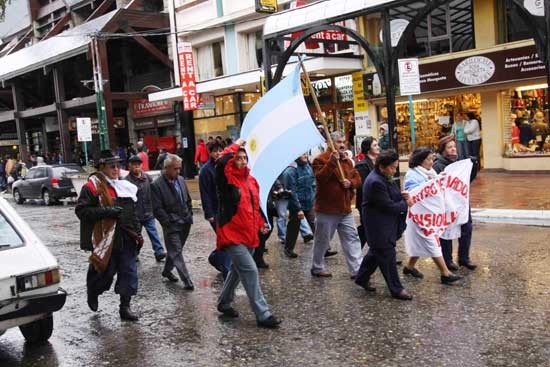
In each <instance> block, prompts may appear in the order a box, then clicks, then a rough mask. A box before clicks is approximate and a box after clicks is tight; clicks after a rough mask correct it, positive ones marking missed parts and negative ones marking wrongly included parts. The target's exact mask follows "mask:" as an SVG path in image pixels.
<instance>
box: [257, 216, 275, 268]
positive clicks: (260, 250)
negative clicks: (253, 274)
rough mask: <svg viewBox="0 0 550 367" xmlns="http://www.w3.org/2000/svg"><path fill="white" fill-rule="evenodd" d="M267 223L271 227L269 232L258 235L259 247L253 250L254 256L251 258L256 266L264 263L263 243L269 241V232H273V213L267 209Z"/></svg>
mask: <svg viewBox="0 0 550 367" xmlns="http://www.w3.org/2000/svg"><path fill="white" fill-rule="evenodd" d="M267 212H268V214H267V221H268V222H269V225H270V226H271V230H270V231H269V232H267V233H266V234H263V233H262V232H261V231H260V232H259V233H258V235H259V236H260V245H259V246H258V247H257V248H255V249H254V254H253V255H252V257H253V258H254V262H255V263H256V264H263V263H264V262H265V261H264V253H265V243H266V242H267V240H268V239H269V236H271V232H273V213H271V211H270V210H269V209H268V210H267Z"/></svg>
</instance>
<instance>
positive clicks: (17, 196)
mask: <svg viewBox="0 0 550 367" xmlns="http://www.w3.org/2000/svg"><path fill="white" fill-rule="evenodd" d="M13 200H15V202H16V203H17V204H23V203H24V202H25V199H23V196H21V193H20V192H19V190H17V189H13Z"/></svg>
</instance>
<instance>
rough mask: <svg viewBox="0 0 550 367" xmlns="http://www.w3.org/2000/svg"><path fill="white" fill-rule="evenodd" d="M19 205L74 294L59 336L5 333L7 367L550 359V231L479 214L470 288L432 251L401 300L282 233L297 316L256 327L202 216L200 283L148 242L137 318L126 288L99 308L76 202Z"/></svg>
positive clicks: (287, 304)
mask: <svg viewBox="0 0 550 367" xmlns="http://www.w3.org/2000/svg"><path fill="white" fill-rule="evenodd" d="M12 204H13V202H12ZM13 205H15V204H13ZM17 210H18V212H19V213H20V214H21V215H22V216H23V218H24V219H26V220H27V221H28V222H29V223H30V225H31V227H32V228H33V229H34V230H35V231H36V232H37V233H38V235H39V236H40V237H41V238H42V239H43V240H44V241H45V242H46V243H47V244H48V246H49V248H50V249H51V251H52V252H53V253H54V254H55V255H56V256H57V258H58V259H59V261H60V264H61V268H62V274H63V278H62V285H63V287H64V288H65V289H66V290H67V291H68V293H69V297H68V299H67V303H66V304H65V307H64V308H63V309H62V310H61V311H60V312H58V313H56V314H55V316H54V318H55V328H54V334H53V336H52V337H51V339H50V342H49V343H48V344H47V345H44V346H41V347H29V346H27V345H26V344H25V342H24V339H23V337H22V336H21V334H20V332H19V330H18V329H11V330H9V331H8V332H7V333H6V334H4V335H3V336H1V337H0V366H2V367H4V366H40V367H47V366H404V365H415V366H461V367H467V366H522V367H524V366H550V288H549V284H550V267H549V266H548V264H549V262H550V252H549V250H548V239H549V238H550V236H549V235H550V229H548V228H538V227H523V226H512V225H476V226H475V232H474V244H473V259H474V260H475V261H476V262H477V263H478V264H479V265H480V267H479V268H478V270H476V271H475V272H468V271H466V270H461V273H463V274H464V275H465V280H464V281H463V282H462V283H461V284H460V285H455V286H443V285H441V284H440V283H439V281H438V274H437V271H436V269H435V265H434V264H433V263H432V262H431V260H422V261H421V262H420V263H419V269H420V270H421V271H422V272H423V273H424V274H425V278H424V280H421V281H416V280H412V279H410V278H406V279H405V280H404V284H405V285H406V286H407V287H408V288H409V289H410V290H411V291H412V293H413V294H414V296H415V298H414V300H413V301H412V302H403V301H398V300H394V299H392V298H390V297H389V294H388V291H387V289H386V288H385V285H384V282H383V279H382V277H381V276H380V274H379V273H376V276H375V278H374V283H375V285H376V286H377V288H378V290H377V292H376V293H375V294H367V293H366V292H365V291H364V290H362V289H361V288H359V287H357V286H355V285H354V284H353V282H352V281H351V280H350V279H349V275H348V273H347V270H346V266H345V262H344V259H343V257H341V255H338V256H336V257H334V258H331V259H330V260H329V261H328V262H329V266H330V270H331V271H332V272H333V274H334V277H333V278H332V279H317V278H312V277H311V276H310V275H309V266H310V255H311V248H312V245H310V244H308V245H304V244H302V243H301V242H299V243H298V246H297V252H298V253H299V254H300V257H299V258H297V259H287V258H285V257H284V256H282V248H281V245H280V244H278V243H277V240H276V236H274V235H273V236H272V237H271V239H270V242H269V243H268V247H269V250H270V252H269V254H268V255H267V256H266V259H267V261H268V262H269V264H270V265H271V268H270V269H269V270H267V271H262V274H261V280H262V287H263V290H264V293H265V295H266V298H267V300H268V302H269V303H270V304H271V306H272V308H273V311H274V313H275V314H276V315H277V316H279V317H281V318H283V319H284V322H283V324H282V327H281V328H280V329H279V330H275V331H272V330H265V329H259V328H257V327H256V324H255V321H254V317H253V314H252V312H251V311H250V308H249V306H248V303H247V299H246V296H245V295H244V292H243V291H242V290H241V291H239V292H238V293H237V301H236V308H237V309H238V310H239V311H240V313H241V317H240V318H239V319H236V320H230V321H227V320H223V319H221V318H220V317H219V316H218V314H217V312H216V310H215V302H216V297H217V295H218V294H219V291H220V287H221V284H222V282H221V277H220V276H218V275H217V272H216V271H215V270H214V269H213V268H211V267H210V266H209V265H208V262H207V255H208V253H209V252H210V250H211V249H212V247H213V243H214V235H213V232H212V230H211V229H210V227H209V225H207V223H206V222H205V221H204V220H203V219H202V215H201V213H196V214H195V222H196V224H195V225H194V226H193V228H192V233H191V236H190V238H189V240H188V242H187V245H186V249H185V257H186V261H187V262H188V264H189V266H190V271H191V274H192V276H193V279H194V281H195V284H196V286H197V289H196V290H195V291H194V292H188V291H185V290H183V288H182V286H181V283H179V284H169V283H167V282H165V281H163V279H162V278H161V276H160V272H161V270H162V264H157V263H156V262H155V260H154V258H153V256H152V251H151V250H150V244H149V243H148V242H146V244H145V246H144V249H143V250H142V255H141V256H140V258H141V262H140V264H139V277H140V287H139V294H138V296H137V297H136V298H135V301H134V302H133V307H134V309H135V310H137V311H138V312H139V313H140V315H141V319H140V321H139V322H138V323H127V322H121V321H120V319H119V317H118V297H117V296H116V295H115V294H114V293H113V292H112V291H111V292H108V293H106V294H104V295H103V296H101V297H100V311H99V312H98V313H93V312H91V311H89V309H88V308H87V306H86V301H85V286H84V285H85V273H86V268H87V255H86V254H85V253H84V252H82V251H80V250H79V249H78V238H79V233H78V230H79V223H78V221H77V219H76V216H75V215H74V206H72V205H65V206H54V207H44V206H41V205H39V204H33V203H28V204H25V205H22V206H17ZM336 246H337V243H336V241H335V243H334V244H333V247H336Z"/></svg>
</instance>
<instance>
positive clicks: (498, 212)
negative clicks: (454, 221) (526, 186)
mask: <svg viewBox="0 0 550 367" xmlns="http://www.w3.org/2000/svg"><path fill="white" fill-rule="evenodd" d="M472 220H473V221H474V222H475V223H499V224H521V225H527V226H542V227H550V210H519V209H488V208H475V209H474V208H472Z"/></svg>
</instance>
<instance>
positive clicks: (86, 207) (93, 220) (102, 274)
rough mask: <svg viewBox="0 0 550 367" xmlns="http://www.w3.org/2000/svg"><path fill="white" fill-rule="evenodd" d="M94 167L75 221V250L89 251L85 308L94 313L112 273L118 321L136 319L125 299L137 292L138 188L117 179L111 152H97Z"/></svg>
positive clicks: (116, 159) (117, 166) (140, 241)
mask: <svg viewBox="0 0 550 367" xmlns="http://www.w3.org/2000/svg"><path fill="white" fill-rule="evenodd" d="M98 169H99V171H98V172H96V173H94V174H92V175H90V178H89V180H88V182H87V183H86V184H85V185H84V186H83V187H82V190H81V192H80V196H79V198H78V203H77V205H76V208H75V213H76V215H77V216H78V219H80V247H81V248H82V249H83V250H86V251H92V255H91V256H90V266H89V267H88V275H87V277H86V287H87V293H88V299H87V301H88V306H89V307H90V309H91V310H92V311H97V309H98V306H99V302H98V297H99V295H100V294H102V293H103V292H105V291H106V290H109V288H110V287H111V284H112V283H113V278H114V276H115V274H116V275H117V281H116V284H115V293H117V294H119V295H120V309H119V313H120V317H121V319H123V320H129V321H136V320H138V316H137V315H136V314H135V313H133V312H132V310H131V309H130V300H131V297H132V296H134V295H135V294H136V293H137V288H138V274H137V264H136V257H137V252H138V248H139V247H141V245H142V244H143V238H142V237H141V236H140V235H139V234H138V233H139V222H138V219H137V216H136V212H135V205H136V202H137V188H136V186H135V185H132V184H131V183H129V182H128V181H125V180H119V179H118V177H119V174H120V158H119V157H118V156H113V154H112V153H111V152H110V151H104V152H101V157H100V159H99V166H98Z"/></svg>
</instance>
